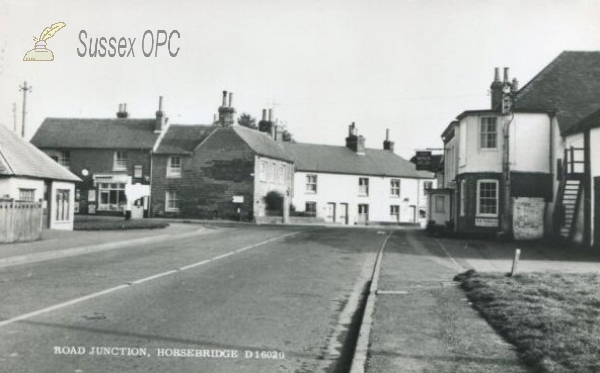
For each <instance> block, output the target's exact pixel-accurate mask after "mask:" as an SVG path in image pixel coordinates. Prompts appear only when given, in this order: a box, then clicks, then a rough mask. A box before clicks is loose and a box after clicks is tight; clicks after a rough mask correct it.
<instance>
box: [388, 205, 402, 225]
mask: <svg viewBox="0 0 600 373" xmlns="http://www.w3.org/2000/svg"><path fill="white" fill-rule="evenodd" d="M390 217H391V218H392V221H400V206H398V205H391V206H390Z"/></svg>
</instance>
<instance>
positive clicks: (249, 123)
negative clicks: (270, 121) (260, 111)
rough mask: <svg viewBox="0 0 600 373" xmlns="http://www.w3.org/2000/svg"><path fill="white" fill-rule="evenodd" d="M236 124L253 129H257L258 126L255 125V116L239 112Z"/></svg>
mask: <svg viewBox="0 0 600 373" xmlns="http://www.w3.org/2000/svg"><path fill="white" fill-rule="evenodd" d="M238 124H239V125H240V126H243V127H248V128H252V129H253V130H255V129H258V126H257V125H256V118H254V117H253V116H252V115H250V114H248V113H242V114H240V117H239V118H238Z"/></svg>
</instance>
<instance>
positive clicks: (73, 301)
mask: <svg viewBox="0 0 600 373" xmlns="http://www.w3.org/2000/svg"><path fill="white" fill-rule="evenodd" d="M299 233H302V231H299V232H292V233H288V234H284V235H281V236H277V237H274V238H270V239H268V240H266V241H262V242H259V243H257V244H254V245H250V246H246V247H243V248H241V249H237V250H234V251H231V252H229V253H226V254H223V255H219V256H216V257H214V258H211V259H206V260H203V261H201V262H198V263H194V264H190V265H187V266H185V267H181V268H178V269H175V270H170V271H166V272H162V273H158V274H155V275H152V276H149V277H145V278H142V279H139V280H135V281H130V282H127V283H125V284H122V285H119V286H115V287H112V288H109V289H105V290H102V291H99V292H96V293H92V294H88V295H85V296H83V297H79V298H75V299H71V300H69V301H66V302H63V303H59V304H55V305H53V306H50V307H46V308H43V309H40V310H37V311H33V312H29V313H26V314H23V315H19V316H16V317H13V318H10V319H7V320H4V321H0V328H1V327H3V326H6V325H10V324H13V323H16V322H19V321H23V320H27V319H30V318H32V317H35V316H39V315H42V314H44V313H48V312H52V311H55V310H58V309H61V308H65V307H68V306H72V305H74V304H77V303H81V302H84V301H86V300H90V299H94V298H97V297H100V296H102V295H107V294H110V293H113V292H115V291H119V290H123V289H127V288H129V287H131V286H132V285H139V284H142V283H144V282H148V281H151V280H155V279H157V278H161V277H165V276H169V275H172V274H174V273H179V272H182V271H186V270H188V269H191V268H194V267H199V266H201V265H203V264H206V263H211V262H214V261H217V260H219V259H223V258H226V257H228V256H231V255H234V254H237V253H240V252H242V251H246V250H250V249H253V248H256V247H259V246H262V245H265V244H268V243H270V242H273V241H277V240H280V239H282V238H286V237H290V236H294V235H297V234H299Z"/></svg>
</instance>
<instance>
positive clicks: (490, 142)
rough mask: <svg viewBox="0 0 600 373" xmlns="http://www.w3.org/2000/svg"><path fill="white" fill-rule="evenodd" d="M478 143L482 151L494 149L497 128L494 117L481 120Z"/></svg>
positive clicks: (496, 141) (496, 143) (496, 140)
mask: <svg viewBox="0 0 600 373" xmlns="http://www.w3.org/2000/svg"><path fill="white" fill-rule="evenodd" d="M479 134H480V138H479V143H480V146H481V148H482V149H496V146H497V145H498V128H497V123H496V118H495V117H485V118H481V125H480V131H479Z"/></svg>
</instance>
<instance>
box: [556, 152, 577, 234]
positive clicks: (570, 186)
mask: <svg viewBox="0 0 600 373" xmlns="http://www.w3.org/2000/svg"><path fill="white" fill-rule="evenodd" d="M583 154H584V153H583V148H574V147H570V148H567V149H565V154H564V158H563V167H562V168H563V170H562V175H561V179H560V184H559V186H558V192H557V194H556V201H555V208H554V227H555V233H556V234H557V235H559V236H560V237H564V238H567V239H571V238H573V235H574V234H575V225H576V222H577V217H578V215H579V209H580V208H581V198H582V195H583V179H584V173H583V164H584V160H583Z"/></svg>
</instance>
